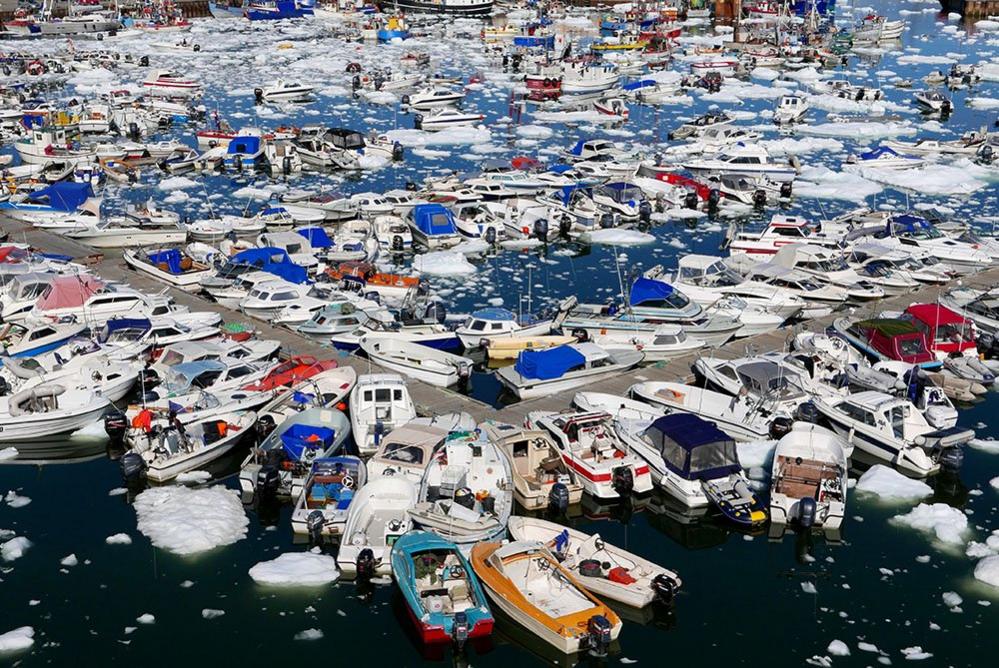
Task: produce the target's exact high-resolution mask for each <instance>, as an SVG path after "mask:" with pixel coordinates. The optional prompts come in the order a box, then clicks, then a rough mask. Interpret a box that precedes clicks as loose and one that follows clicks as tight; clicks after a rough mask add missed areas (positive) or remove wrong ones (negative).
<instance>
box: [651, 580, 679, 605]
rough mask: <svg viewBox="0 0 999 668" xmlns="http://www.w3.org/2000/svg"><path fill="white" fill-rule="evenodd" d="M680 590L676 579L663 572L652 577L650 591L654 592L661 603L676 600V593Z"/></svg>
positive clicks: (666, 603) (664, 603) (665, 603)
mask: <svg viewBox="0 0 999 668" xmlns="http://www.w3.org/2000/svg"><path fill="white" fill-rule="evenodd" d="M679 590H680V584H679V583H678V582H677V581H676V579H674V578H671V577H670V576H669V575H666V574H665V573H660V574H659V575H657V576H656V577H654V578H652V591H654V592H655V595H656V600H657V601H659V602H660V603H662V604H663V605H673V602H674V601H675V600H676V593H677V592H678V591H679Z"/></svg>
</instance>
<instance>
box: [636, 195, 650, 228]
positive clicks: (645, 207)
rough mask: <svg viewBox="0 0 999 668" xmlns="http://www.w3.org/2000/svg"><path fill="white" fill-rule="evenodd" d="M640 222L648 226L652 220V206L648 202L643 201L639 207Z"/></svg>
mask: <svg viewBox="0 0 999 668" xmlns="http://www.w3.org/2000/svg"><path fill="white" fill-rule="evenodd" d="M638 220H639V221H641V222H642V224H643V225H648V224H649V221H651V220H652V205H651V204H650V203H649V201H648V200H642V203H641V204H639V205H638Z"/></svg>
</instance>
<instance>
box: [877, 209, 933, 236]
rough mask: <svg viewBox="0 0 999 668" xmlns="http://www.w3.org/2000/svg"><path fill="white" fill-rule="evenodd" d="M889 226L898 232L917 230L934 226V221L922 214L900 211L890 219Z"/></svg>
mask: <svg viewBox="0 0 999 668" xmlns="http://www.w3.org/2000/svg"><path fill="white" fill-rule="evenodd" d="M888 226H889V228H890V229H894V230H895V231H898V232H916V231H917V230H921V229H926V228H930V227H933V225H932V223H930V221H928V220H927V219H926V218H923V217H922V216H917V215H915V214H912V213H900V214H898V215H897V216H892V217H891V218H889V219H888Z"/></svg>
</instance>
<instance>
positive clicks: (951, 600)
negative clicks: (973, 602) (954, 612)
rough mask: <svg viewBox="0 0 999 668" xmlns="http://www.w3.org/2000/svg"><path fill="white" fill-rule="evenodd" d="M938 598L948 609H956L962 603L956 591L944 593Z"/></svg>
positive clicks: (962, 600)
mask: <svg viewBox="0 0 999 668" xmlns="http://www.w3.org/2000/svg"><path fill="white" fill-rule="evenodd" d="M940 598H942V599H943V602H944V605H946V606H947V607H948V608H956V607H958V606H959V605H961V604H962V603H964V599H963V598H961V595H960V594H958V593H957V592H956V591H945V592H944V593H942V594H940Z"/></svg>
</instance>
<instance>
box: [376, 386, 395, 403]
mask: <svg viewBox="0 0 999 668" xmlns="http://www.w3.org/2000/svg"><path fill="white" fill-rule="evenodd" d="M391 400H392V391H391V390H389V389H388V388H379V389H376V390H375V401H377V402H383V401H391Z"/></svg>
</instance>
